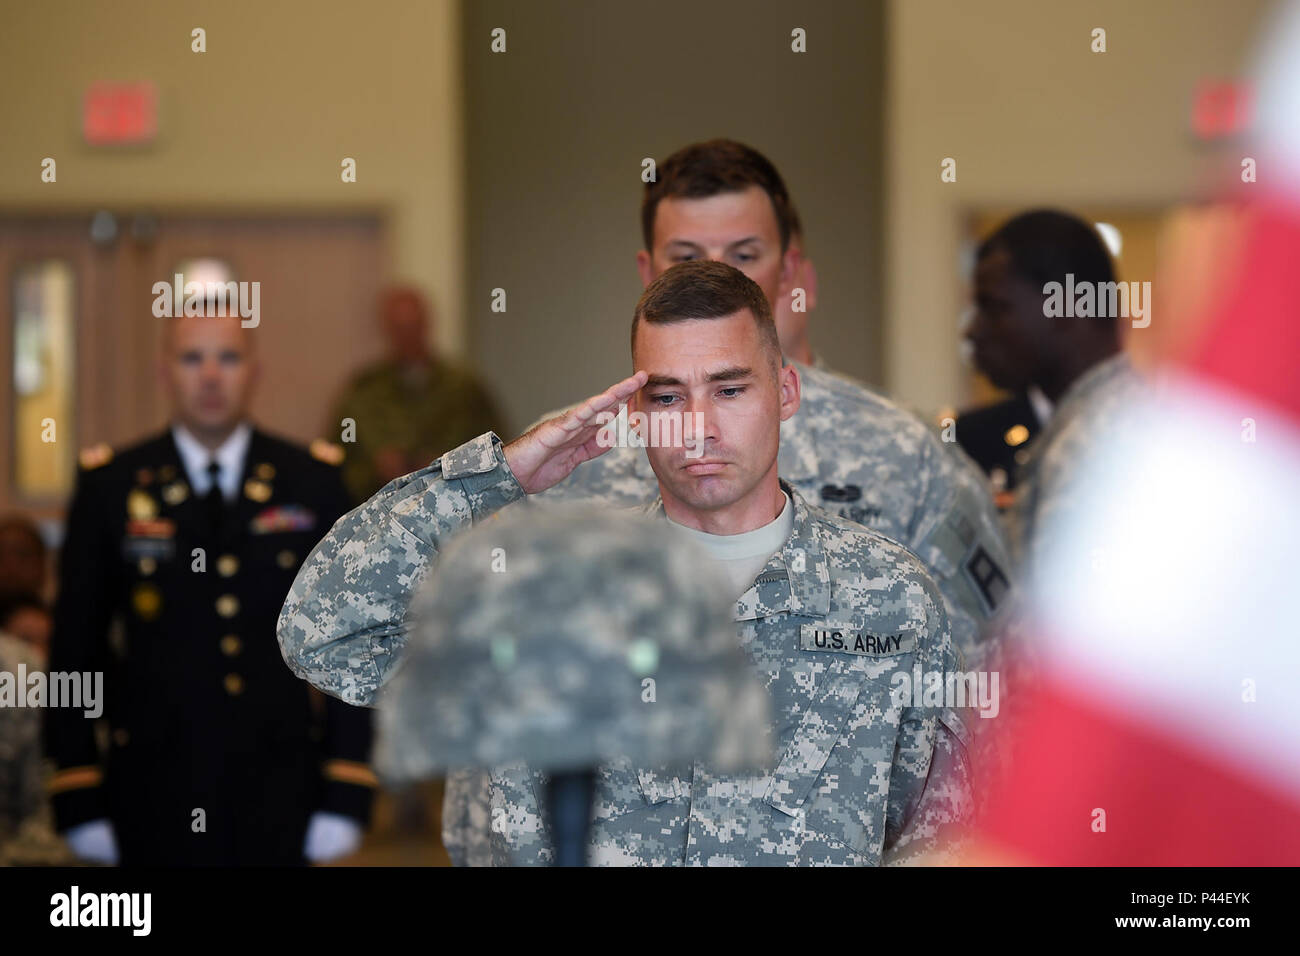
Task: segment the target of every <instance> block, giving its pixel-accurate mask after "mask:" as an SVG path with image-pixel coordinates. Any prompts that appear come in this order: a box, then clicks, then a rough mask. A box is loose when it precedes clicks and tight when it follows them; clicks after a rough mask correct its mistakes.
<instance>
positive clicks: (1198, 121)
mask: <svg viewBox="0 0 1300 956" xmlns="http://www.w3.org/2000/svg"><path fill="white" fill-rule="evenodd" d="M1253 99H1254V97H1253V90H1252V89H1251V88H1250V85H1249V84H1248V83H1242V82H1238V81H1235V80H1210V79H1206V80H1201V81H1200V82H1199V83H1198V84H1196V92H1195V94H1194V95H1193V98H1192V132H1194V133H1195V134H1196V136H1197V138H1198V139H1203V140H1216V139H1229V138H1231V137H1234V136H1237V135H1239V134H1241V133H1242V132H1244V131H1245V130H1246V128H1247V127H1248V126H1249V125H1250V119H1251V108H1252V106H1253V105H1254V103H1253Z"/></svg>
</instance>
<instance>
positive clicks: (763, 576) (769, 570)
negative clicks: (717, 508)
mask: <svg viewBox="0 0 1300 956" xmlns="http://www.w3.org/2000/svg"><path fill="white" fill-rule="evenodd" d="M643 457H644V456H643ZM781 488H782V490H783V491H785V493H786V494H787V495H789V496H790V504H791V505H792V506H793V507H794V529H793V530H792V531H791V532H790V537H789V538H787V539H786V542H785V544H783V545H782V546H781V549H780V550H779V551H777V552H776V553H775V554H773V555H772V557H771V558H769V559H768V562H767V564H766V565H764V566H763V570H761V571H760V572H759V573H758V576H757V577H756V578H755V579H754V583H753V584H751V585H750V587H749V589H748V590H747V591H745V593H744V594H742V595H741V596H740V597H739V598H738V599H737V600H736V614H735V620H737V621H752V620H754V619H755V618H759V617H766V616H768V615H770V614H775V613H777V612H779V611H789V612H790V613H792V614H800V615H804V616H806V617H816V618H824V617H825V616H826V614H827V613H828V612H829V610H830V606H831V589H830V580H831V578H830V566H829V564H828V563H827V561H826V551H825V549H824V547H823V546H822V542H821V535H820V533H819V532H818V530H817V522H816V521H815V520H814V516H813V509H812V508H811V506H810V505H809V504H808V502H807V501H805V500H804V497H803V495H801V494H799V492H797V491H795V490H794V488H793V487H792V486H791V485H790V484H789V483H788V482H787V481H785V480H784V479H781ZM642 511H643V513H644V514H645V515H646V516H647V517H649V518H652V519H653V518H660V517H662V516H663V514H664V502H663V498H662V497H656V498H655V500H654V501H652V502H650V503H649V504H648V505H645V506H644V508H643V509H642Z"/></svg>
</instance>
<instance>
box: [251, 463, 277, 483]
mask: <svg viewBox="0 0 1300 956" xmlns="http://www.w3.org/2000/svg"><path fill="white" fill-rule="evenodd" d="M253 474H255V475H257V477H258V478H261V479H262V480H263V481H270V480H271V479H272V478H274V477H275V465H272V464H271V463H270V462H265V461H264V462H262V463H261V464H260V465H258V466H257V467H256V468H254V469H253Z"/></svg>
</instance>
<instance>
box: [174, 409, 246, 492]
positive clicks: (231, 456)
mask: <svg viewBox="0 0 1300 956" xmlns="http://www.w3.org/2000/svg"><path fill="white" fill-rule="evenodd" d="M171 431H172V439H173V441H175V443H176V450H177V452H178V453H179V454H180V456H181V464H182V465H184V466H185V474H186V475H187V476H188V477H189V479H190V487H191V488H193V489H194V491H195V493H196V494H199V495H205V494H207V493H208V463H209V462H211V461H212V459H213V458H216V460H217V462H218V464H220V465H221V493H222V495H223V496H224V497H225V498H226V499H227V500H229V499H231V498H234V497H235V494H236V492H237V490H238V488H239V480H240V478H241V477H242V475H243V471H244V459H245V458H247V457H248V445H249V441H250V440H251V439H252V436H253V429H252V426H251V425H249V424H248V423H247V422H240V423H239V424H238V425H237V426H236V427H235V430H234V431H233V432H231V433H230V437H228V438H227V439H226V440H225V441H224V442H222V443H221V446H220V447H219V448H218V449H217V450H216V451H215V452H211V451H209V450H208V449H207V448H206V447H205V446H204V445H203V444H202V443H200V442H199V440H198V439H197V438H195V437H194V436H193V435H192V434H191V433H190V432H189V430H188V429H186V428H185V426H184V425H179V424H176V425H172V429H171Z"/></svg>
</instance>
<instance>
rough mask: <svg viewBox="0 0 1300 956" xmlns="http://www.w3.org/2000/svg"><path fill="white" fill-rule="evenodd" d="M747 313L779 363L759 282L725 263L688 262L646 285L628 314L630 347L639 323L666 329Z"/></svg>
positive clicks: (769, 313)
mask: <svg viewBox="0 0 1300 956" xmlns="http://www.w3.org/2000/svg"><path fill="white" fill-rule="evenodd" d="M742 309H748V310H749V313H750V315H752V316H753V317H754V321H755V322H756V323H757V325H758V333H759V337H760V338H761V339H762V340H763V344H764V345H765V346H767V347H768V348H770V349H771V350H772V351H773V352H774V353H775V354H776V358H777V364H778V365H780V362H781V340H780V338H779V337H778V336H777V333H776V322H775V320H774V319H773V318H772V306H771V305H770V304H769V303H768V301H767V296H766V295H764V294H763V290H762V289H761V288H760V287H759V285H758V283H757V282H755V281H754V280H753V279H751V278H750V277H749V276H747V275H745V273H743V272H741V271H740V270H739V269H736V268H734V267H732V266H729V265H727V264H726V263H725V262H715V261H713V260H712V259H690V260H688V261H686V262H679V263H677V265H675V266H673V267H672V268H670V269H666V270H665V271H664V272H662V273H660V274H659V277H658V278H656V279H655V280H654V281H653V282H651V283H650V284H649V285H648V286H646V287H645V291H644V292H642V293H641V299H640V300H639V301H638V302H637V304H636V311H635V312H634V313H633V315H632V348H633V349H635V348H636V330H637V324H638V323H639V322H640V321H641V320H642V319H644V320H645V321H646V322H649V323H650V324H652V325H667V324H670V323H673V322H684V321H686V320H687V319H721V318H726V317H727V316H729V315H735V314H736V313H737V312H739V311H741V310H742Z"/></svg>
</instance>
